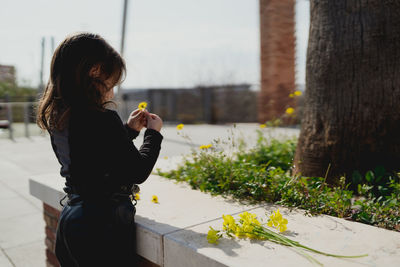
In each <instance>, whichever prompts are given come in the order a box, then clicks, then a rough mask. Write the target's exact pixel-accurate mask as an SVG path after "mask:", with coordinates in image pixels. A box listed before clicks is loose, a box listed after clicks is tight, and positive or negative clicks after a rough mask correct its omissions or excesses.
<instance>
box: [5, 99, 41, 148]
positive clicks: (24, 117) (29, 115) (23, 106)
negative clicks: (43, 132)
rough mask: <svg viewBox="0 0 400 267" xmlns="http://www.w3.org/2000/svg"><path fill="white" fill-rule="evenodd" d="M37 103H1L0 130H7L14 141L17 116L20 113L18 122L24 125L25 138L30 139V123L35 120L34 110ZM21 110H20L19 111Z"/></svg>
mask: <svg viewBox="0 0 400 267" xmlns="http://www.w3.org/2000/svg"><path fill="white" fill-rule="evenodd" d="M36 105H37V102H0V128H3V129H7V130H8V133H9V138H10V139H12V140H14V137H15V136H14V123H15V114H14V112H15V111H17V113H18V115H19V116H18V117H19V118H18V120H19V121H20V122H23V123H24V133H25V137H28V138H29V137H30V136H31V133H30V130H29V123H30V122H31V121H32V120H33V118H34V114H33V110H34V108H35V107H36ZM18 109H20V110H18Z"/></svg>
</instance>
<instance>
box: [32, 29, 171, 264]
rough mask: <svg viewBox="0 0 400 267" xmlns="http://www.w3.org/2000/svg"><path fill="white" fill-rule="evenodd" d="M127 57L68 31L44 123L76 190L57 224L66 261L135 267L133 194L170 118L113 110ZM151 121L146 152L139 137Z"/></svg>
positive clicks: (68, 188)
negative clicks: (125, 116) (111, 105)
mask: <svg viewBox="0 0 400 267" xmlns="http://www.w3.org/2000/svg"><path fill="white" fill-rule="evenodd" d="M124 73H125V63H124V60H123V59H122V58H121V56H120V55H119V54H118V53H117V52H116V51H115V50H114V49H113V48H112V47H111V46H110V45H109V44H108V43H107V42H106V41H105V40H104V39H103V38H102V37H100V36H99V35H96V34H91V33H79V34H74V35H71V36H68V37H67V38H66V39H65V40H64V41H63V42H62V43H61V44H60V45H59V46H58V47H57V49H56V51H55V52H54V55H53V58H52V62H51V74H50V79H49V82H48V84H47V86H46V89H45V91H44V94H43V96H42V98H41V100H40V104H39V108H38V115H37V123H38V125H39V126H40V127H41V128H42V129H46V130H47V131H48V132H49V133H50V137H51V144H52V147H53V150H54V153H55V155H56V157H57V159H58V161H59V163H60V165H61V171H60V173H61V176H63V177H65V179H66V183H65V187H64V191H65V192H66V193H67V194H68V201H67V205H66V206H64V208H63V210H62V212H61V216H60V219H59V223H58V228H57V238H56V246H55V250H56V256H57V258H58V260H59V262H60V264H61V266H68V267H69V266H135V262H136V259H135V255H136V254H135V236H134V235H135V228H134V214H135V207H134V205H133V204H132V201H131V199H130V196H131V195H132V188H134V185H135V184H140V183H143V182H144V181H145V180H146V179H147V177H148V176H149V175H150V173H151V171H152V169H153V167H154V164H155V162H156V160H157V158H158V155H159V151H160V146H161V141H162V139H163V136H162V135H161V134H160V129H161V127H162V120H161V119H160V117H159V116H157V115H155V114H151V113H149V112H148V111H146V110H139V109H136V110H135V111H133V112H132V113H131V115H130V117H129V119H128V121H127V123H126V124H123V123H122V121H121V119H120V117H119V116H118V114H117V113H116V112H115V111H112V110H110V109H107V108H106V105H107V104H108V103H110V100H111V99H112V97H113V87H114V86H115V85H117V84H118V83H120V82H121V80H122V77H123V75H124ZM143 127H146V128H147V129H146V131H145V133H144V142H143V145H142V146H141V147H140V149H139V150H137V148H136V147H135V146H134V144H133V143H132V140H133V139H134V138H136V137H137V136H138V134H139V132H140V130H141V129H142V128H143Z"/></svg>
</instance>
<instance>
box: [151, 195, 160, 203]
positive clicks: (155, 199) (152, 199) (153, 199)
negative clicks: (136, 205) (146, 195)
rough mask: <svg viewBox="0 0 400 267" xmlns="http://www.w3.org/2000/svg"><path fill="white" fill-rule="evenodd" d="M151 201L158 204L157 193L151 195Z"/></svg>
mask: <svg viewBox="0 0 400 267" xmlns="http://www.w3.org/2000/svg"><path fill="white" fill-rule="evenodd" d="M151 202H153V203H156V204H158V197H157V196H156V195H153V196H152V197H151Z"/></svg>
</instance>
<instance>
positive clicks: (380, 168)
mask: <svg viewBox="0 0 400 267" xmlns="http://www.w3.org/2000/svg"><path fill="white" fill-rule="evenodd" d="M374 173H375V175H376V176H378V177H380V176H384V175H385V173H386V169H385V167H383V166H382V165H378V166H376V168H375V169H374Z"/></svg>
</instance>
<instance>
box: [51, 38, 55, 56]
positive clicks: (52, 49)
mask: <svg viewBox="0 0 400 267" xmlns="http://www.w3.org/2000/svg"><path fill="white" fill-rule="evenodd" d="M50 41H51V54H52V55H53V53H54V36H51V39H50Z"/></svg>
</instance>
